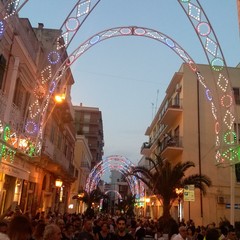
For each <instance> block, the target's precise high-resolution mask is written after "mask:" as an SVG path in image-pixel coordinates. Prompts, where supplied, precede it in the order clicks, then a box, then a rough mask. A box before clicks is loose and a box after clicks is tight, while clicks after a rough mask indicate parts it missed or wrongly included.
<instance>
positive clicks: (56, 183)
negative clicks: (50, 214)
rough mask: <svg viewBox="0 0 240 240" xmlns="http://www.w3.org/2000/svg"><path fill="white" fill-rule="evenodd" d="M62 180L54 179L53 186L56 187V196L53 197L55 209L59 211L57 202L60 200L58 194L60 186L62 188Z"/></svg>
mask: <svg viewBox="0 0 240 240" xmlns="http://www.w3.org/2000/svg"><path fill="white" fill-rule="evenodd" d="M62 184H63V182H62V180H61V179H56V181H55V187H56V197H55V211H57V212H58V211H59V202H60V194H61V188H62Z"/></svg>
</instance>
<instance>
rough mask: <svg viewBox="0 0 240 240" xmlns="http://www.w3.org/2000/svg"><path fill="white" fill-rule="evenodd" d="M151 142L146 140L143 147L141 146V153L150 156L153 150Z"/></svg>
mask: <svg viewBox="0 0 240 240" xmlns="http://www.w3.org/2000/svg"><path fill="white" fill-rule="evenodd" d="M150 148H151V144H150V143H149V142H144V143H143V145H142V147H141V154H142V155H144V156H149V155H150V153H151V151H150Z"/></svg>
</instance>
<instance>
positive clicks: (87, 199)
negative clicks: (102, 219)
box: [78, 188, 106, 217]
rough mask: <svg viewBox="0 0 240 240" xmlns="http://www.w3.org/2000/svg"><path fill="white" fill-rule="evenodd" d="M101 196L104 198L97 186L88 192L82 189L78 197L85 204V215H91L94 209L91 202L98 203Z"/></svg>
mask: <svg viewBox="0 0 240 240" xmlns="http://www.w3.org/2000/svg"><path fill="white" fill-rule="evenodd" d="M103 198H106V195H105V194H104V193H103V192H101V190H100V189H99V188H96V189H94V190H92V191H91V192H90V193H88V192H87V191H83V194H82V196H81V197H79V198H78V199H79V200H81V201H83V202H84V203H85V204H86V205H87V209H86V212H85V215H86V216H89V217H93V216H94V210H93V209H92V205H93V203H99V201H100V200H101V199H103Z"/></svg>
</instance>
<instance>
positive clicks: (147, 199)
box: [145, 198, 150, 218]
mask: <svg viewBox="0 0 240 240" xmlns="http://www.w3.org/2000/svg"><path fill="white" fill-rule="evenodd" d="M145 203H146V217H147V218H149V217H150V206H149V203H150V198H145Z"/></svg>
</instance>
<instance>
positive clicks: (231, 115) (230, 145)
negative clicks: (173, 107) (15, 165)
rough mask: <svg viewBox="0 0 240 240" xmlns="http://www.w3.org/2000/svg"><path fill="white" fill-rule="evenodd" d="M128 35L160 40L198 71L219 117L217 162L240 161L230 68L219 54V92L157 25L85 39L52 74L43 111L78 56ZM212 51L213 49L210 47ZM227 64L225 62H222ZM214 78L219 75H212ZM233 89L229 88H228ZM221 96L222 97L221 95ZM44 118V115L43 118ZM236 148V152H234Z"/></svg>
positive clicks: (117, 29) (208, 99) (217, 121)
mask: <svg viewBox="0 0 240 240" xmlns="http://www.w3.org/2000/svg"><path fill="white" fill-rule="evenodd" d="M126 36H137V37H146V38H150V39H153V40H156V41H159V42H161V43H163V44H164V45H166V46H167V47H168V48H170V49H171V50H172V51H174V52H175V53H176V54H177V55H178V56H179V57H180V58H181V59H182V60H183V61H184V62H185V63H186V64H187V65H188V66H189V68H190V69H191V70H192V71H193V72H194V73H195V74H196V77H197V80H198V81H199V82H200V84H201V86H202V87H203V88H204V90H205V94H206V100H207V101H208V102H209V103H210V107H211V113H212V116H213V119H214V121H215V128H214V132H215V135H216V141H215V147H216V161H217V163H224V162H229V161H231V162H234V161H236V162H237V161H238V154H237V151H236V150H235V149H234V147H235V148H236V143H237V138H236V132H235V131H234V122H235V112H234V99H233V96H232V91H230V89H231V84H230V81H229V80H228V78H227V77H226V74H225V73H226V71H227V70H226V68H224V67H223V66H219V65H215V64H216V61H217V60H218V59H217V60H216V58H214V59H213V60H212V61H211V67H212V69H213V70H216V71H217V73H218V78H217V80H216V82H215V86H216V88H215V92H217V94H213V91H212V89H211V88H210V87H208V84H207V82H206V81H205V78H204V76H203V75H202V74H201V72H200V70H199V69H198V67H197V64H196V63H195V62H194V60H193V59H192V58H191V57H190V55H189V54H188V53H187V52H186V51H185V50H184V49H183V48H182V47H181V46H180V45H179V44H178V43H177V42H176V41H175V40H173V39H172V38H171V37H169V36H167V35H166V34H164V33H161V32H159V31H157V30H154V29H149V28H144V27H137V26H126V27H117V28H111V29H107V30H104V31H102V32H99V33H97V34H95V35H93V36H92V37H90V38H89V39H87V40H86V41H85V42H83V43H82V44H80V45H79V47H78V48H76V50H75V51H73V52H72V54H70V55H69V57H68V58H67V59H66V60H65V61H64V62H63V64H62V65H61V67H60V68H59V69H58V70H57V72H56V74H55V75H54V77H53V78H52V81H51V82H50V85H49V86H50V87H49V93H48V95H47V97H45V99H44V101H43V105H42V109H41V112H42V113H45V112H46V108H47V104H48V101H49V99H50V97H51V95H52V93H53V92H54V89H55V88H56V86H57V84H58V82H59V79H60V78H61V76H62V75H63V74H64V72H65V71H66V70H67V69H68V68H69V67H70V66H71V65H72V64H73V63H74V62H76V60H77V59H78V58H79V57H80V56H81V55H82V54H83V53H84V52H86V51H87V50H89V49H90V48H91V47H93V46H95V45H96V44H97V43H100V42H102V41H104V40H107V39H111V38H114V37H126ZM209 51H210V50H209ZM222 65H223V63H222ZM212 80H213V81H214V80H215V79H212ZM228 91H229V92H228ZM217 97H219V98H218V99H217ZM219 102H220V103H221V104H222V110H221V111H220V110H218V109H219V108H218V107H217V104H218V103H219ZM43 119H44V118H43ZM41 132H42V131H39V134H38V142H39V144H40V143H41V142H42V140H41V135H40V133H41ZM233 152H234V153H235V154H233Z"/></svg>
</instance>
